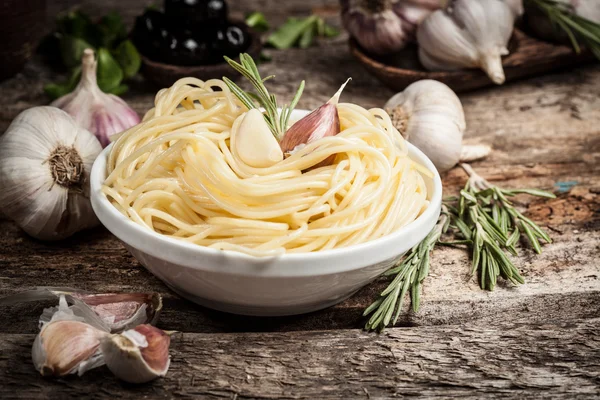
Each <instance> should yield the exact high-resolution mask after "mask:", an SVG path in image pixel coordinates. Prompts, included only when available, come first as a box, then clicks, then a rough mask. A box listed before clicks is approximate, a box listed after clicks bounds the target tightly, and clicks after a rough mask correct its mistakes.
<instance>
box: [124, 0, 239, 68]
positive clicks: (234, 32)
mask: <svg viewBox="0 0 600 400" xmlns="http://www.w3.org/2000/svg"><path fill="white" fill-rule="evenodd" d="M132 39H133V41H134V43H135V45H136V47H137V48H138V50H139V51H140V52H141V53H142V54H143V55H145V56H146V57H148V58H149V59H151V60H154V61H158V62H163V63H166V64H174V65H205V64H216V63H219V62H223V56H229V57H235V56H237V55H239V54H240V53H242V52H244V51H246V50H247V49H248V47H249V46H250V41H251V36H250V34H249V32H248V29H247V27H246V25H245V24H243V23H233V22H230V21H229V20H228V19H227V3H226V2H225V0H165V11H164V13H163V12H160V11H158V10H154V9H149V10H146V12H144V14H142V15H140V16H139V17H137V19H136V20H135V26H134V28H133V32H132Z"/></svg>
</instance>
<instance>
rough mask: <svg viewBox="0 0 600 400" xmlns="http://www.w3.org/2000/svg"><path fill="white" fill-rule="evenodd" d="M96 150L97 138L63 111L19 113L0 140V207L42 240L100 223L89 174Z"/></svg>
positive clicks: (36, 109)
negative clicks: (92, 202)
mask: <svg viewBox="0 0 600 400" xmlns="http://www.w3.org/2000/svg"><path fill="white" fill-rule="evenodd" d="M100 151H102V146H100V142H98V139H96V137H95V136H94V135H92V134H91V133H90V132H88V131H87V130H85V129H84V128H82V127H81V126H79V125H78V124H77V123H75V121H74V120H73V118H71V116H69V115H68V114H67V113H66V112H64V111H62V110H60V109H58V108H54V107H46V106H43V107H34V108H30V109H29V110H25V111H23V112H22V113H21V114H19V115H18V116H17V117H16V118H15V119H14V121H13V122H12V124H11V125H10V126H9V127H8V129H7V130H6V132H5V133H4V135H2V136H1V137H0V188H2V189H1V190H0V209H1V210H2V212H3V213H4V214H5V215H6V216H7V217H8V218H10V219H12V220H13V221H15V223H16V224H17V225H18V226H20V227H21V228H22V229H23V230H24V231H25V232H27V233H28V234H29V235H31V236H33V237H35V238H38V239H44V240H58V239H63V238H65V237H67V236H70V235H71V234H73V233H75V232H77V231H80V230H82V229H86V228H91V227H93V226H96V225H98V219H97V218H96V215H95V214H94V211H93V210H92V205H91V204H90V199H89V197H90V187H89V175H90V171H91V169H92V164H93V163H94V160H95V159H96V156H97V155H98V154H99V153H100Z"/></svg>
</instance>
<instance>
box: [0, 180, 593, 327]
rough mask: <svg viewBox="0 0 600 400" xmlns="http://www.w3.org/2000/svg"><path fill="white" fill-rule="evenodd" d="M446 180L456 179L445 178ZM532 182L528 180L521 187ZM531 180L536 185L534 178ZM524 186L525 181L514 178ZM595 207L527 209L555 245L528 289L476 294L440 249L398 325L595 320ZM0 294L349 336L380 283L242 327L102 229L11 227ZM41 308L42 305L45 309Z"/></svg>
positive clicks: (189, 320) (587, 195) (183, 320)
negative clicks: (56, 291) (62, 234)
mask: <svg viewBox="0 0 600 400" xmlns="http://www.w3.org/2000/svg"><path fill="white" fill-rule="evenodd" d="M453 179H454V178H453ZM529 179H532V178H529ZM535 179H539V176H538V177H535ZM521 181H522V182H525V183H527V181H528V179H523V178H522V179H521ZM599 202H600V199H599V196H598V195H597V194H594V193H591V192H590V191H589V188H586V187H580V188H575V189H573V190H572V191H571V193H570V194H563V195H561V196H559V198H558V199H556V200H552V201H549V202H543V201H540V200H537V201H534V202H532V204H530V206H529V214H530V215H531V216H532V217H533V218H534V219H535V220H537V221H545V222H543V224H544V225H547V226H548V227H550V228H551V230H550V232H551V234H552V237H553V238H554V243H553V244H551V245H546V246H545V247H544V253H543V254H542V255H539V256H536V255H534V254H533V252H531V251H530V250H527V249H525V250H523V253H522V254H523V257H522V258H519V259H516V260H515V261H516V263H517V266H518V267H519V268H520V269H521V271H522V272H523V275H524V276H525V279H526V281H527V283H526V284H525V285H523V286H521V287H510V286H507V285H504V284H500V285H499V287H498V288H497V289H496V291H495V292H492V293H488V292H483V291H481V290H480V289H479V288H478V286H477V283H476V281H475V280H474V279H472V278H470V277H469V276H468V275H467V273H468V269H469V267H468V265H469V264H468V259H467V255H466V253H465V252H464V251H462V250H460V249H449V248H440V249H438V250H436V252H435V253H434V257H433V262H432V269H431V276H430V277H429V278H428V279H427V280H426V282H425V285H424V292H423V298H422V309H421V311H420V312H419V313H418V314H411V313H407V314H406V316H405V318H403V319H402V320H401V322H400V323H401V324H404V325H436V324H456V323H461V322H466V321H476V322H478V323H481V324H494V323H496V322H497V320H496V316H497V314H498V313H503V314H505V317H503V318H505V320H508V321H512V322H524V321H527V320H532V321H538V322H541V321H545V320H553V321H568V320H572V319H581V318H589V317H590V316H598V315H600V266H599V265H598V264H597V262H596V261H595V260H597V259H598V258H599V257H600V247H599V246H598V243H600V229H599V226H600V213H599V212H598V210H599V209H600V207H599V206H598V204H599ZM0 231H2V235H1V236H0V254H2V257H1V258H0V270H1V271H2V272H1V273H0V295H1V294H9V293H13V292H15V291H18V290H20V289H23V288H30V287H34V286H43V285H57V286H78V287H81V288H82V289H87V290H93V291H98V292H102V291H147V290H155V291H159V292H161V293H165V295H166V299H165V311H164V313H163V316H162V318H161V322H160V326H161V327H163V328H165V329H176V330H181V331H187V332H217V331H256V330H259V331H265V330H303V329H304V330H305V329H339V328H352V327H354V328H357V327H360V326H361V325H362V323H363V320H362V318H361V314H362V310H363V309H364V308H365V307H366V306H367V305H368V304H369V303H370V302H371V301H372V300H373V299H374V298H375V297H376V296H377V293H379V292H380V291H381V290H382V289H383V287H384V286H385V281H384V280H380V281H378V282H376V283H374V284H372V285H370V286H369V287H367V288H365V289H363V290H362V291H360V292H359V293H358V294H356V295H355V296H354V297H353V298H351V299H348V300H346V301H345V302H343V303H342V304H340V305H338V306H335V307H333V308H330V309H327V310H323V311H320V312H317V313H313V314H309V315H305V316H300V317H288V318H275V319H273V318H270V319H261V318H249V317H239V316H232V315H229V314H224V313H219V312H215V311H210V310H207V309H205V308H202V307H199V306H194V305H192V304H191V303H189V302H187V301H184V300H181V299H179V298H178V297H177V296H175V295H172V294H170V292H169V290H168V289H167V288H165V287H164V285H162V283H161V282H160V281H159V280H158V279H156V278H155V277H153V276H152V275H150V274H149V273H148V272H147V271H146V270H144V269H143V268H142V267H141V266H140V265H139V264H138V263H137V261H136V260H135V259H134V258H133V257H131V256H130V255H129V254H128V253H127V251H126V250H125V249H124V248H123V247H122V246H121V244H120V243H119V241H118V240H117V239H116V238H114V237H112V236H111V235H110V234H109V233H108V232H106V231H105V230H104V229H102V228H98V229H95V230H93V231H90V232H82V233H80V234H78V235H77V236H76V237H74V238H71V239H69V240H67V241H65V242H62V243H58V244H57V243H51V244H47V243H43V242H39V241H35V240H32V239H30V238H28V237H27V236H26V235H24V234H23V233H22V232H20V231H19V230H18V228H16V227H15V226H14V225H13V224H12V223H10V222H7V221H4V222H0ZM46 306H47V305H46ZM42 308H43V305H32V304H27V305H17V306H11V307H0V318H2V319H3V320H8V321H11V323H10V324H2V325H0V332H12V333H22V332H35V331H36V320H37V316H38V315H39V314H41V311H42Z"/></svg>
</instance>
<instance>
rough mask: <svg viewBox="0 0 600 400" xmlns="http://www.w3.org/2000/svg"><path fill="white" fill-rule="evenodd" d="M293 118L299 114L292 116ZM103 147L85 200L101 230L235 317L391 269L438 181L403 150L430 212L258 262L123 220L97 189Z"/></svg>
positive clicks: (291, 307)
mask: <svg viewBox="0 0 600 400" xmlns="http://www.w3.org/2000/svg"><path fill="white" fill-rule="evenodd" d="M294 113H295V114H294V115H293V116H292V118H301V117H302V116H303V115H304V114H305V113H306V111H301V110H296V111H295V112H294ZM109 152H110V146H109V147H107V148H106V149H104V151H103V152H102V153H101V154H100V155H99V156H98V158H97V159H96V161H95V163H94V166H93V168H92V173H91V178H90V179H91V192H92V194H91V200H92V206H93V208H94V211H95V212H96V215H97V216H98V218H99V219H100V221H101V222H102V223H103V224H104V226H105V227H106V228H107V229H108V230H109V231H111V232H112V233H113V234H114V235H115V236H116V237H118V238H119V239H120V240H121V241H123V244H124V245H125V247H126V248H127V249H128V250H129V251H130V252H131V254H133V256H134V257H135V258H136V259H137V260H138V261H139V262H140V263H141V264H142V265H143V266H144V267H146V269H148V270H149V271H150V272H151V273H153V274H154V275H156V276H157V277H158V278H160V279H161V280H162V281H163V282H164V283H165V284H167V285H168V286H169V287H170V288H171V289H172V290H173V291H175V292H176V293H178V294H179V295H181V296H183V297H185V298H187V299H189V300H191V301H193V302H195V303H198V304H201V305H203V306H206V307H210V308H214V309H217V310H221V311H227V312H231V313H235V314H246V315H262V316H276V315H293V314H302V313H307V312H311V311H315V310H319V309H322V308H326V307H329V306H332V305H334V304H336V303H339V302H340V301H342V300H344V299H346V298H348V297H349V296H351V295H352V294H354V293H355V292H356V291H357V290H358V289H360V288H361V287H363V286H365V285H366V284H368V283H369V282H371V281H372V280H373V279H375V278H376V277H377V276H379V275H380V274H382V273H383V272H384V271H386V270H387V269H388V268H390V267H391V266H392V265H393V264H394V263H395V262H396V261H397V260H398V259H399V258H400V257H402V255H404V254H405V253H406V252H407V251H408V250H409V249H411V248H412V247H413V246H414V245H416V244H417V243H419V242H420V241H421V240H423V239H424V238H425V236H426V235H427V234H428V233H429V232H430V231H431V229H432V228H433V226H434V225H435V223H436V221H437V218H438V216H439V214H440V207H441V202H442V183H441V180H440V176H439V174H438V173H437V170H436V169H435V167H434V166H433V164H432V162H431V161H430V160H429V159H428V158H427V157H426V156H425V155H424V154H423V153H422V152H421V151H419V150H418V149H417V148H416V147H414V146H412V145H410V144H409V153H410V157H411V158H412V159H414V160H415V161H418V162H420V163H421V164H423V165H425V166H426V167H427V168H428V169H429V170H430V171H433V172H434V174H435V175H434V177H433V179H427V185H428V192H429V200H430V202H431V204H430V206H429V207H428V208H427V210H425V212H424V213H423V214H422V215H421V216H419V218H417V219H416V220H415V221H413V222H411V223H410V224H409V225H407V226H405V227H403V228H402V229H400V230H399V231H397V232H395V233H393V234H391V235H388V236H385V237H383V238H380V239H377V240H373V241H371V242H367V243H363V244H359V245H355V246H350V247H347V248H342V249H334V250H327V251H322V252H315V253H306V254H284V255H282V256H279V257H271V258H258V257H252V256H248V255H246V254H242V253H237V252H232V251H221V250H216V249H210V248H206V247H202V246H198V245H195V244H191V243H185V242H181V241H178V240H175V239H170V238H168V237H165V236H162V235H160V234H158V233H155V232H152V231H150V230H148V229H145V228H143V227H141V226H140V225H138V224H136V223H134V222H133V221H131V220H129V219H128V218H125V217H124V216H123V215H122V214H121V213H120V212H119V211H117V209H116V208H115V207H114V206H113V205H112V204H111V203H110V202H109V200H108V199H107V198H106V196H105V195H104V194H103V193H102V191H101V186H102V183H103V182H104V180H105V178H106V161H107V158H108V153H109Z"/></svg>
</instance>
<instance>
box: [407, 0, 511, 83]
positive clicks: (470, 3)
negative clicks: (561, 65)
mask: <svg viewBox="0 0 600 400" xmlns="http://www.w3.org/2000/svg"><path fill="white" fill-rule="evenodd" d="M514 21H515V15H514V14H513V12H512V11H511V9H510V8H509V6H508V5H507V4H506V3H504V2H503V1H502V0H455V1H453V2H451V3H450V5H449V6H448V8H447V9H445V10H438V11H435V12H433V13H432V14H431V15H430V16H429V17H427V18H426V19H425V20H424V21H423V22H422V23H421V25H419V28H418V29H417V41H418V42H419V59H420V61H421V63H422V64H423V66H425V68H427V69H429V70H440V71H451V70H457V69H461V68H473V67H479V68H481V69H483V70H484V71H485V72H486V73H487V74H488V76H489V77H490V79H491V80H492V81H493V82H494V83H497V84H502V83H503V82H504V80H505V77H504V70H503V68H502V56H503V55H506V54H508V49H507V46H508V41H509V39H510V36H511V35H512V31H513V28H514Z"/></svg>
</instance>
